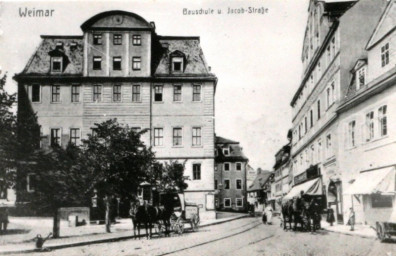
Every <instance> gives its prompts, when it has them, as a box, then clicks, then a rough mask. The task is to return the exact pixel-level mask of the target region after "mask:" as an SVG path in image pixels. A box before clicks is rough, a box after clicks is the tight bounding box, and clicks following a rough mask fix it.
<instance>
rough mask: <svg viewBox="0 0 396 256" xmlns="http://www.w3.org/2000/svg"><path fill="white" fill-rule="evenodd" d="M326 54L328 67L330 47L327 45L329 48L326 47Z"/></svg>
mask: <svg viewBox="0 0 396 256" xmlns="http://www.w3.org/2000/svg"><path fill="white" fill-rule="evenodd" d="M326 53H327V65H330V62H331V51H330V45H329V46H327V49H326Z"/></svg>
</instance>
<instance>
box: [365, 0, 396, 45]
mask: <svg viewBox="0 0 396 256" xmlns="http://www.w3.org/2000/svg"><path fill="white" fill-rule="evenodd" d="M395 29H396V4H395V3H394V1H393V0H392V1H389V3H388V6H387V7H386V8H385V10H384V12H383V14H382V16H381V18H380V20H379V22H378V25H377V26H376V28H375V29H374V32H373V34H372V35H371V37H370V40H369V41H368V43H367V46H366V49H367V50H370V49H371V48H373V47H374V46H375V45H376V44H378V43H379V42H381V41H382V40H383V39H384V38H385V37H386V36H387V35H389V34H390V33H391V32H392V31H394V30H395Z"/></svg>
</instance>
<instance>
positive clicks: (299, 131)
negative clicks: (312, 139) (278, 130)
mask: <svg viewBox="0 0 396 256" xmlns="http://www.w3.org/2000/svg"><path fill="white" fill-rule="evenodd" d="M301 126H302V124H300V125H299V126H298V138H299V139H301V137H302V135H301Z"/></svg>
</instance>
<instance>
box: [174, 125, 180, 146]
mask: <svg viewBox="0 0 396 256" xmlns="http://www.w3.org/2000/svg"><path fill="white" fill-rule="evenodd" d="M181 145H182V128H173V146H181Z"/></svg>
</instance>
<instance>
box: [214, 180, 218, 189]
mask: <svg viewBox="0 0 396 256" xmlns="http://www.w3.org/2000/svg"><path fill="white" fill-rule="evenodd" d="M217 186H218V184H217V180H215V183H214V189H217Z"/></svg>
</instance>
